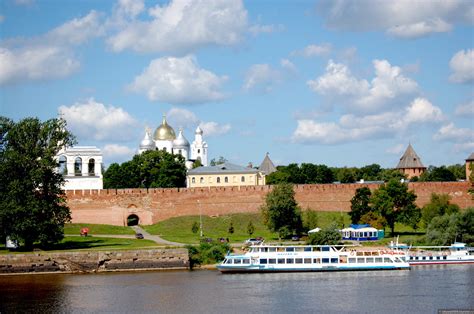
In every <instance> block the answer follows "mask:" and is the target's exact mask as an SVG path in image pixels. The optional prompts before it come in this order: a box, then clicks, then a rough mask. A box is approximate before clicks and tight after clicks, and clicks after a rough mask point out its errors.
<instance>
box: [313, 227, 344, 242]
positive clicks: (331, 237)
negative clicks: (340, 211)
mask: <svg viewBox="0 0 474 314" xmlns="http://www.w3.org/2000/svg"><path fill="white" fill-rule="evenodd" d="M341 239H342V235H341V233H340V232H339V230H338V228H337V224H335V223H332V224H330V225H329V226H328V227H326V228H323V229H322V230H320V231H319V232H315V233H312V234H310V236H309V238H308V241H307V242H308V244H311V245H324V244H329V245H336V244H338V243H339V241H341Z"/></svg>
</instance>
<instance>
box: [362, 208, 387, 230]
mask: <svg viewBox="0 0 474 314" xmlns="http://www.w3.org/2000/svg"><path fill="white" fill-rule="evenodd" d="M359 222H360V223H361V224H369V225H371V226H372V227H374V228H376V229H382V228H383V226H385V225H386V224H387V221H386V220H385V218H383V217H382V216H381V215H379V214H377V213H374V212H372V211H370V212H367V213H365V214H364V215H362V217H360V221H359Z"/></svg>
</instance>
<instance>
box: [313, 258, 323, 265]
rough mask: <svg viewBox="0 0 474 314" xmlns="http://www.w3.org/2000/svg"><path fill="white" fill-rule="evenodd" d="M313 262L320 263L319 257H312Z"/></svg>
mask: <svg viewBox="0 0 474 314" xmlns="http://www.w3.org/2000/svg"><path fill="white" fill-rule="evenodd" d="M313 263H315V264H320V263H321V259H320V258H313Z"/></svg>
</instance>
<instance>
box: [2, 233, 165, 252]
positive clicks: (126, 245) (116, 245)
mask: <svg viewBox="0 0 474 314" xmlns="http://www.w3.org/2000/svg"><path fill="white" fill-rule="evenodd" d="M156 246H157V244H156V243H155V242H154V241H151V240H145V239H141V240H138V239H121V238H101V237H92V236H88V237H76V236H72V237H65V238H64V239H63V240H62V241H61V242H60V243H58V244H56V245H54V246H52V247H50V248H48V249H43V250H44V251H63V252H64V251H68V250H70V251H77V250H134V249H142V248H150V247H156ZM2 253H3V254H5V253H12V252H10V251H8V250H6V248H5V246H1V247H0V254H2ZM17 253H26V252H22V251H17Z"/></svg>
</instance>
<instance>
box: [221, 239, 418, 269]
mask: <svg viewBox="0 0 474 314" xmlns="http://www.w3.org/2000/svg"><path fill="white" fill-rule="evenodd" d="M404 254H405V253H403V252H401V251H398V250H391V249H387V250H379V249H358V250H355V249H354V248H349V247H346V246H343V245H306V246H295V245H266V244H262V245H255V246H251V247H250V248H249V251H248V252H246V253H245V254H239V255H234V254H229V255H227V256H226V257H225V259H224V261H223V262H222V263H221V264H219V265H218V266H217V269H219V270H220V271H221V272H223V273H236V272H296V271H344V270H346V271H348V270H393V269H409V268H410V265H409V264H408V263H407V262H405V260H404V259H405V255H404Z"/></svg>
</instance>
